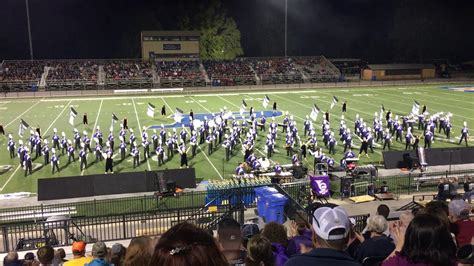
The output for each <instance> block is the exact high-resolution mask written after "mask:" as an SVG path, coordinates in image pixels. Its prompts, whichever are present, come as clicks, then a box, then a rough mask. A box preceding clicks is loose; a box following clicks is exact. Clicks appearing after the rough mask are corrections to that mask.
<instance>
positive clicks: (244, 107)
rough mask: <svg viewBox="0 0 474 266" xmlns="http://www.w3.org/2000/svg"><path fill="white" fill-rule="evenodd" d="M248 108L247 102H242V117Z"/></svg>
mask: <svg viewBox="0 0 474 266" xmlns="http://www.w3.org/2000/svg"><path fill="white" fill-rule="evenodd" d="M246 108H247V103H246V102H245V100H242V105H241V106H240V115H243V114H244V113H245V109H246Z"/></svg>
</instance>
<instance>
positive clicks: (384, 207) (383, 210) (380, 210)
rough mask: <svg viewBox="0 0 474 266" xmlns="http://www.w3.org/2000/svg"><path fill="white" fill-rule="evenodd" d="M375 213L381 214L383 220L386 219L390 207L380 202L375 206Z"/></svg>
mask: <svg viewBox="0 0 474 266" xmlns="http://www.w3.org/2000/svg"><path fill="white" fill-rule="evenodd" d="M377 214H378V215H382V216H383V217H384V218H385V220H387V219H388V216H389V215H390V208H389V207H388V206H387V205H385V204H380V205H379V206H378V207H377Z"/></svg>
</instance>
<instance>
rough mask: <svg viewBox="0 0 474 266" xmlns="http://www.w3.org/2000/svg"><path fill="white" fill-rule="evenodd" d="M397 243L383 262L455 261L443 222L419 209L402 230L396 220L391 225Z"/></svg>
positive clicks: (444, 264) (439, 265)
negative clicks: (419, 211)
mask: <svg viewBox="0 0 474 266" xmlns="http://www.w3.org/2000/svg"><path fill="white" fill-rule="evenodd" d="M392 232H393V235H394V236H395V237H396V239H397V240H398V241H397V246H396V248H395V250H394V251H393V252H392V254H391V255H390V256H389V258H388V259H387V260H385V261H384V262H383V264H382V265H383V266H392V265H394V266H395V265H397V266H398V265H413V266H415V265H417V266H418V265H432V266H449V265H452V266H454V265H456V245H455V243H454V241H453V239H452V237H451V234H450V233H449V229H448V227H447V226H446V224H445V223H444V222H443V221H442V219H440V218H439V217H437V216H435V215H432V214H429V213H419V214H417V215H416V216H415V218H414V219H413V221H411V223H410V225H409V226H408V228H407V229H406V232H404V230H403V228H402V227H400V226H399V225H398V224H394V226H393V228H392Z"/></svg>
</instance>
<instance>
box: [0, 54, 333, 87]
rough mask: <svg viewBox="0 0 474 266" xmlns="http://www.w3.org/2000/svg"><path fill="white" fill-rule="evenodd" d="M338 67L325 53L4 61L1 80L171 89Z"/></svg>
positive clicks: (324, 72)
mask: <svg viewBox="0 0 474 266" xmlns="http://www.w3.org/2000/svg"><path fill="white" fill-rule="evenodd" d="M339 74H340V72H339V70H337V68H336V67H335V66H334V65H333V64H332V63H331V62H330V61H329V60H327V59H325V58H324V57H323V56H320V57H307V58H306V57H299V58H283V57H275V58H236V59H234V60H205V61H202V62H200V61H197V60H175V61H168V60H167V61H162V60H156V61H154V62H152V61H141V60H138V59H136V60H135V59H114V60H99V59H97V60H95V59H92V60H37V61H5V62H3V64H2V67H1V68H0V83H1V85H2V86H3V87H5V86H6V87H8V89H9V91H28V90H31V89H32V88H35V89H36V88H38V87H39V88H45V89H46V90H69V89H97V88H98V87H97V86H103V85H105V87H106V88H108V89H134V88H151V87H161V88H173V87H202V86H245V85H259V84H263V85H265V84H292V83H305V82H329V81H335V80H338V77H339Z"/></svg>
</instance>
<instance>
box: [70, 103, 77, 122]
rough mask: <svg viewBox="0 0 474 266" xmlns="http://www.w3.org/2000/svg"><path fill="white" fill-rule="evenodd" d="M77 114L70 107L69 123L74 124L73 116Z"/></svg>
mask: <svg viewBox="0 0 474 266" xmlns="http://www.w3.org/2000/svg"><path fill="white" fill-rule="evenodd" d="M76 116H77V111H76V110H74V108H72V107H71V111H70V112H69V124H70V125H71V126H74V118H76Z"/></svg>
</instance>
